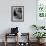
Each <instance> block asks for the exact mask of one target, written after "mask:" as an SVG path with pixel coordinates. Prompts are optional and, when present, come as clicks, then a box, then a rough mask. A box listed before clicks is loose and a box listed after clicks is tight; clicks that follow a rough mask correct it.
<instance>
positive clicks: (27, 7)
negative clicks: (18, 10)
mask: <svg viewBox="0 0 46 46" xmlns="http://www.w3.org/2000/svg"><path fill="white" fill-rule="evenodd" d="M11 6H24V22H11ZM32 24H36V0H0V34H3V33H4V32H8V31H9V32H10V30H7V29H9V28H11V27H16V26H17V27H19V32H30V36H32V32H33V31H32V29H31V27H30V26H31V25H32Z"/></svg>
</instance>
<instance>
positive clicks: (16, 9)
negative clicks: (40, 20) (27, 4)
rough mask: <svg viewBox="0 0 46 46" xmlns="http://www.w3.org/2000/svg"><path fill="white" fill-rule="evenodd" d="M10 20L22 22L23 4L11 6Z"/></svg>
mask: <svg viewBox="0 0 46 46" xmlns="http://www.w3.org/2000/svg"><path fill="white" fill-rule="evenodd" d="M11 21H12V22H24V6H11Z"/></svg>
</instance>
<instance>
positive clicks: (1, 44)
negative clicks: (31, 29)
mask: <svg viewBox="0 0 46 46" xmlns="http://www.w3.org/2000/svg"><path fill="white" fill-rule="evenodd" d="M0 46H4V43H3V42H2V43H1V42H0ZM7 46H15V42H14V43H12V42H10V43H8V45H7ZM24 46H25V45H24ZM30 46H37V43H33V42H32V43H30ZM42 46H46V43H44V45H42Z"/></svg>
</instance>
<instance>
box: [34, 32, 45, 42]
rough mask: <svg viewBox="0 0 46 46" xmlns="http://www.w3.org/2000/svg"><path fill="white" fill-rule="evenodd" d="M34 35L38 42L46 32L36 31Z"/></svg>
mask: <svg viewBox="0 0 46 46" xmlns="http://www.w3.org/2000/svg"><path fill="white" fill-rule="evenodd" d="M33 35H34V36H35V37H36V38H37V41H38V43H41V42H40V40H41V39H42V38H45V37H44V36H46V33H45V32H35V33H34V34H33Z"/></svg>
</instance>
